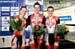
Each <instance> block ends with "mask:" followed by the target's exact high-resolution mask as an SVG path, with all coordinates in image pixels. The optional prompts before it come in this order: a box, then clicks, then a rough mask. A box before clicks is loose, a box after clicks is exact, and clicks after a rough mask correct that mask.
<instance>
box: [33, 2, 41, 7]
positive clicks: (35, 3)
mask: <svg viewBox="0 0 75 49" xmlns="http://www.w3.org/2000/svg"><path fill="white" fill-rule="evenodd" d="M35 5H39V6H40V7H41V5H40V4H39V3H38V2H36V3H34V5H33V6H34V7H35Z"/></svg>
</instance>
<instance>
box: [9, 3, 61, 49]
mask: <svg viewBox="0 0 75 49" xmlns="http://www.w3.org/2000/svg"><path fill="white" fill-rule="evenodd" d="M40 7H41V5H40V4H39V2H35V3H34V5H33V8H34V13H33V14H31V15H29V16H28V18H25V16H26V13H27V10H28V9H27V7H26V6H21V8H20V9H19V15H16V16H14V17H13V18H12V19H11V21H10V31H11V32H12V33H13V38H12V41H11V48H12V49H26V46H25V45H26V38H25V35H26V34H25V31H24V30H25V28H26V27H27V26H30V38H29V47H30V49H41V45H42V43H44V44H45V46H46V49H58V46H59V36H57V35H56V33H55V32H56V25H59V24H60V20H59V18H58V16H54V15H53V12H54V7H53V6H48V7H47V8H46V12H47V14H48V16H47V17H45V16H44V14H41V13H40Z"/></svg>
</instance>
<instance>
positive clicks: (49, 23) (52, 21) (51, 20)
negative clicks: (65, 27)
mask: <svg viewBox="0 0 75 49" xmlns="http://www.w3.org/2000/svg"><path fill="white" fill-rule="evenodd" d="M56 21H58V17H57V16H53V17H46V22H45V24H46V27H47V29H48V33H54V31H55V26H56Z"/></svg>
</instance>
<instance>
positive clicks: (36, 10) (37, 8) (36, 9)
mask: <svg viewBox="0 0 75 49" xmlns="http://www.w3.org/2000/svg"><path fill="white" fill-rule="evenodd" d="M39 11H40V5H35V6H34V12H35V13H39Z"/></svg>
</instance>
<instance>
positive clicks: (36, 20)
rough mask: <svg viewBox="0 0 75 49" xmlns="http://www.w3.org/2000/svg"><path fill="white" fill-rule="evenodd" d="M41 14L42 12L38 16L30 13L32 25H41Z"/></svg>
mask: <svg viewBox="0 0 75 49" xmlns="http://www.w3.org/2000/svg"><path fill="white" fill-rule="evenodd" d="M43 17H44V16H43V15H42V14H39V16H37V17H36V16H35V15H34V14H32V15H31V18H30V20H31V25H32V26H34V25H42V21H43Z"/></svg>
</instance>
